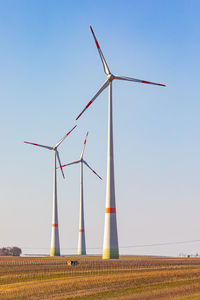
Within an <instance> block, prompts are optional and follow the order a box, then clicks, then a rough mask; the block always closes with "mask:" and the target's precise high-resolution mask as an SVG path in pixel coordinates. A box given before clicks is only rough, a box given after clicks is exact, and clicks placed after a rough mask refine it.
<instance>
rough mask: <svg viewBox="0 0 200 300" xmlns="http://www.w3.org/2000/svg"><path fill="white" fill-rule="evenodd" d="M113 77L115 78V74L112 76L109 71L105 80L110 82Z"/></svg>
mask: <svg viewBox="0 0 200 300" xmlns="http://www.w3.org/2000/svg"><path fill="white" fill-rule="evenodd" d="M113 79H115V76H114V75H113V74H111V73H110V74H109V75H108V76H107V80H108V81H109V82H112V81H113Z"/></svg>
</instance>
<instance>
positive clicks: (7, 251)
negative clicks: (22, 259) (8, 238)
mask: <svg viewBox="0 0 200 300" xmlns="http://www.w3.org/2000/svg"><path fill="white" fill-rule="evenodd" d="M21 253H22V250H21V249H20V248H18V247H4V248H0V256H20V254H21Z"/></svg>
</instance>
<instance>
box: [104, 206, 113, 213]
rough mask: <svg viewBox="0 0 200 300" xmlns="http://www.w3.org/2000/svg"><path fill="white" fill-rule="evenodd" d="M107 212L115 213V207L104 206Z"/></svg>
mask: <svg viewBox="0 0 200 300" xmlns="http://www.w3.org/2000/svg"><path fill="white" fill-rule="evenodd" d="M105 212H106V213H107V214H115V213H116V208H115V207H106V211H105Z"/></svg>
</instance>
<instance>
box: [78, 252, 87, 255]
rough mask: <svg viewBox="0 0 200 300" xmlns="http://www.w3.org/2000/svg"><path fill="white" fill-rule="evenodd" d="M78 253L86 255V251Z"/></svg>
mask: <svg viewBox="0 0 200 300" xmlns="http://www.w3.org/2000/svg"><path fill="white" fill-rule="evenodd" d="M78 255H86V251H78Z"/></svg>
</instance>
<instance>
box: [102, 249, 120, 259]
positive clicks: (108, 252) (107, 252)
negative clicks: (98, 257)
mask: <svg viewBox="0 0 200 300" xmlns="http://www.w3.org/2000/svg"><path fill="white" fill-rule="evenodd" d="M102 258H103V259H118V258H119V251H118V249H103V257H102Z"/></svg>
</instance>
